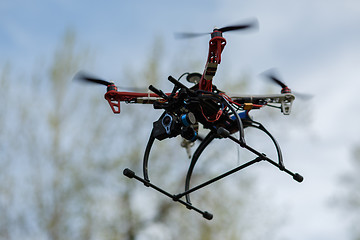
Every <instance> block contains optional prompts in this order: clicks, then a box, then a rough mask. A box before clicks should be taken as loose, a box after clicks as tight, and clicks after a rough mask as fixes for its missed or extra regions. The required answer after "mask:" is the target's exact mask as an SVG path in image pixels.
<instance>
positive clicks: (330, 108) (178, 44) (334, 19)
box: [0, 0, 360, 240]
mask: <svg viewBox="0 0 360 240" xmlns="http://www.w3.org/2000/svg"><path fill="white" fill-rule="evenodd" d="M252 18H256V19H257V20H258V22H259V30H258V31H254V32H248V33H228V34H226V35H225V37H226V39H227V46H226V48H225V50H224V53H223V56H222V63H221V65H220V66H219V69H218V74H217V76H216V77H215V80H214V81H216V84H217V85H218V86H220V88H221V77H223V76H226V75H230V76H236V75H239V74H241V73H243V72H245V73H246V74H247V75H248V76H250V77H251V79H252V81H254V86H256V88H254V89H251V90H253V93H261V90H263V89H264V88H263V86H264V85H266V83H264V82H263V81H261V80H260V77H259V75H258V74H259V73H261V72H263V71H265V70H267V69H269V68H273V67H276V68H277V69H279V71H280V73H281V76H282V78H283V79H284V80H285V82H286V83H287V84H288V85H289V86H290V87H291V88H292V89H294V90H295V91H298V92H305V93H310V94H313V95H314V98H313V99H312V100H311V101H295V103H294V108H293V112H294V115H296V116H300V117H302V119H303V120H302V121H299V120H298V117H297V118H296V117H293V116H286V117H284V118H281V119H279V120H278V121H279V123H274V122H266V120H262V122H263V123H264V124H265V126H268V127H269V129H270V130H271V131H272V132H273V133H274V135H275V136H277V133H278V134H279V135H281V136H282V137H281V139H279V142H280V144H281V146H282V150H283V152H284V157H285V164H286V165H287V166H288V167H289V168H290V169H292V170H294V171H295V170H296V171H298V172H299V173H301V174H302V175H303V176H304V177H305V180H304V182H303V183H302V184H297V183H294V181H291V178H290V179H289V177H288V176H283V175H285V174H279V173H278V172H276V173H275V174H273V175H272V171H270V173H268V172H267V171H268V168H266V169H263V172H262V174H263V175H262V176H264V175H266V174H269V178H270V179H271V181H269V178H266V179H265V178H264V179H260V180H259V183H260V186H261V188H263V189H264V191H266V190H267V191H269V189H271V191H272V194H273V200H274V201H276V202H277V204H278V205H284V208H286V209H287V210H286V211H287V212H288V214H289V216H290V217H289V221H288V222H287V224H286V225H285V226H284V227H283V228H282V229H281V230H280V231H281V234H280V235H281V236H283V238H285V239H286V238H287V239H295V240H296V239H314V240H315V239H316V240H319V239H326V240H332V239H333V240H335V239H346V238H348V228H347V227H348V225H347V224H348V219H347V218H346V217H344V215H341V214H339V213H338V212H337V211H336V210H334V209H333V206H331V204H329V202H331V199H332V198H333V197H334V196H335V195H336V193H337V192H338V189H339V188H341V186H340V184H339V177H340V176H341V175H342V174H344V172H346V171H347V170H348V169H349V168H350V158H351V149H352V147H353V146H354V145H356V144H360V138H359V134H358V133H359V132H360V126H359V124H358V123H359V122H360V114H359V113H358V110H359V109H360V103H359V101H358V91H359V88H360V83H359V76H360V2H359V1H357V0H344V1H335V0H327V1H325V0H323V1H319V0H311V1H310V0H304V1H286V0H274V1H260V0H254V1H244V0H242V1H230V0H224V1H214V0H210V1H186V0H183V1H176V2H175V1H111V0H110V1H104V2H103V3H99V1H82V0H81V1H70V0H63V1H60V0H58V1H56V0H47V1H45V0H35V1H18V0H12V1H5V0H2V1H0V64H5V63H7V62H10V63H11V65H12V67H13V69H14V70H15V72H21V73H24V72H25V73H31V72H32V71H33V69H34V67H35V66H36V64H37V62H38V61H39V59H45V61H46V59H50V58H51V56H52V54H53V52H54V50H55V49H56V47H57V46H58V45H59V43H60V42H61V38H62V37H63V36H64V33H65V32H66V31H67V30H69V29H72V30H73V31H75V32H76V35H77V39H78V42H79V43H81V44H83V45H84V46H89V47H90V48H91V49H95V53H96V65H95V67H94V69H92V71H93V72H94V73H96V75H98V76H102V77H104V78H110V79H111V78H112V79H116V78H118V77H119V75H121V69H122V67H123V66H126V65H131V66H133V67H134V66H137V65H138V64H143V63H144V62H145V61H146V59H147V58H148V55H149V52H150V48H151V47H152V46H153V43H154V39H155V38H156V37H158V38H160V39H161V40H162V41H163V43H164V44H165V47H164V52H163V54H164V55H165V56H164V57H165V58H169V59H170V58H172V59H173V58H174V56H175V55H176V54H179V52H181V49H182V48H184V47H187V46H189V45H191V47H192V51H191V53H192V54H193V55H194V58H196V59H202V58H203V61H204V64H205V60H206V56H207V47H208V39H207V38H206V37H203V38H198V39H192V40H186V41H179V40H176V39H175V38H174V33H175V32H182V31H190V32H192V31H194V32H208V31H211V30H212V28H213V27H214V26H217V27H223V26H226V25H230V24H236V23H241V22H242V21H246V20H247V19H252ZM182 57H184V58H182ZM177 59H178V60H177V61H176V62H174V61H172V62H171V64H176V65H177V66H176V67H177V68H180V69H181V66H182V65H185V64H186V63H184V62H182V59H189V56H177ZM169 64H170V63H169ZM183 71H184V72H186V71H193V70H192V69H184V70H183ZM194 71H199V72H201V71H202V69H194ZM225 71H226V72H225ZM170 74H173V73H165V75H164V81H166V77H167V75H170ZM19 81H20V82H21V81H26V78H25V79H22V80H19ZM257 86H261V87H259V88H257ZM295 118H296V119H295ZM282 126H286V129H284V127H282ZM284 132H286V133H285V134H284ZM260 171H262V170H260ZM274 172H275V171H274ZM279 175H281V176H279ZM272 181H273V182H272Z"/></svg>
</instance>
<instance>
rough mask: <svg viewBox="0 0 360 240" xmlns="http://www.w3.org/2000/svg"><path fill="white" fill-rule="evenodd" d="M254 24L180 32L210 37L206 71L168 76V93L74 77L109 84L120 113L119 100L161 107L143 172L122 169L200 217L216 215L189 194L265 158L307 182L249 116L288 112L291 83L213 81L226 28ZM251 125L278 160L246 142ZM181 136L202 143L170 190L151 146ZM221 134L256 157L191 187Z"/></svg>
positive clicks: (109, 95)
mask: <svg viewBox="0 0 360 240" xmlns="http://www.w3.org/2000/svg"><path fill="white" fill-rule="evenodd" d="M255 26H256V22H255V21H254V22H251V23H249V24H240V25H233V26H227V27H223V28H215V29H214V30H213V31H212V32H210V33H182V34H178V37H181V38H192V37H198V36H202V35H207V34H210V36H211V39H210V41H209V53H208V57H207V61H206V64H205V69H204V72H203V73H202V74H200V73H185V74H183V76H184V75H186V79H187V81H188V82H190V83H191V84H193V86H192V87H190V88H189V87H187V86H185V85H184V84H183V83H181V82H180V78H181V77H182V76H181V77H180V78H179V79H175V78H174V77H172V76H169V77H168V80H169V81H170V82H171V83H172V84H173V85H174V86H173V89H172V91H171V92H169V93H165V92H163V91H162V90H160V89H158V88H156V87H155V86H153V85H150V86H149V90H150V91H151V92H150V91H149V92H147V93H139V92H133V91H119V90H118V89H119V88H118V87H117V86H116V85H115V84H114V83H113V82H109V81H106V80H102V79H99V78H95V77H92V76H90V75H87V74H84V73H78V74H77V76H76V78H77V79H80V80H84V81H87V82H92V83H97V84H102V85H105V86H106V87H107V92H106V93H105V99H106V100H107V101H108V103H109V105H110V107H111V109H112V111H113V113H115V114H119V113H120V102H125V103H132V104H135V103H138V104H152V105H153V107H154V109H162V110H163V113H162V114H161V116H160V117H159V119H158V120H156V121H155V122H153V128H152V131H151V134H150V137H149V140H148V143H147V145H146V148H145V153H144V157H143V177H140V176H138V175H136V174H135V172H134V171H132V170H130V169H128V168H126V169H124V171H123V174H124V175H125V176H126V177H128V178H131V179H135V180H138V181H140V182H142V183H143V184H144V185H145V186H147V187H150V188H153V189H154V190H156V191H158V192H160V193H162V194H163V195H165V196H167V197H169V198H171V199H172V200H174V201H175V202H179V203H181V204H183V205H185V206H186V207H187V208H188V209H190V210H194V211H196V212H198V213H200V214H202V216H203V217H204V218H205V219H208V220H211V219H212V218H213V215H212V214H211V213H209V212H207V211H202V210H200V209H199V208H197V207H195V206H194V205H193V204H192V202H191V200H190V194H191V193H194V192H195V191H197V190H199V189H201V188H203V187H205V186H208V185H210V184H212V183H214V182H216V181H219V180H220V179H223V178H225V177H227V176H229V175H231V174H234V173H236V172H238V171H240V170H242V169H244V168H247V167H249V166H251V165H253V164H255V163H257V162H260V161H266V162H268V163H270V164H272V165H273V166H275V167H277V168H278V169H279V170H281V171H283V172H285V173H287V174H289V175H291V176H292V177H293V179H294V180H296V181H297V182H302V181H303V177H302V176H301V175H300V174H298V173H293V172H292V171H290V170H288V169H287V168H286V167H285V165H284V161H283V157H282V153H281V149H280V146H279V144H278V142H277V141H276V139H275V138H274V137H273V136H272V135H271V134H270V132H269V131H268V130H267V129H266V128H265V127H264V126H263V125H262V124H261V123H259V122H256V121H254V120H253V119H252V118H251V117H250V116H249V112H250V111H252V110H256V109H262V108H264V107H275V108H278V109H280V111H281V112H282V113H283V114H284V115H289V114H290V113H291V107H292V103H293V101H294V99H295V96H294V95H293V94H292V92H291V90H290V88H289V87H288V86H287V85H285V84H284V83H283V82H282V81H281V80H279V79H278V78H277V77H276V76H275V75H273V74H268V77H269V78H270V79H271V80H272V81H274V82H275V83H277V84H278V85H279V86H280V87H281V88H282V89H281V93H280V94H267V95H246V96H245V95H232V96H229V95H227V94H226V93H225V92H224V91H221V90H220V89H218V88H217V87H216V86H215V85H214V84H213V78H214V76H215V74H216V71H217V68H218V65H219V64H220V63H221V54H222V52H223V50H224V47H225V45H226V40H225V38H224V37H223V33H225V32H229V31H238V30H243V29H250V28H254V27H255ZM200 125H202V127H203V128H204V129H208V133H207V135H206V136H205V137H201V135H200V134H199V126H200ZM250 127H252V128H257V129H259V130H261V131H263V132H264V133H265V134H266V135H267V136H268V137H269V138H270V139H271V141H272V142H273V144H274V146H275V148H276V151H277V161H274V160H272V159H270V158H269V157H267V156H266V154H264V153H261V152H259V151H257V150H256V149H254V148H252V147H251V146H249V145H248V144H247V143H246V140H245V134H244V129H245V128H250ZM235 133H239V134H238V135H239V137H238V138H237V137H234V134H235ZM179 135H180V136H181V137H182V138H183V140H184V142H185V145H186V147H189V146H190V145H191V144H193V143H194V142H196V141H199V142H200V143H199V145H198V147H197V149H196V150H195V152H194V154H193V155H192V157H191V161H190V165H189V168H188V171H187V174H186V178H185V189H184V191H183V192H180V193H177V194H172V193H169V192H168V191H166V190H164V189H163V188H161V187H160V186H157V185H155V184H153V183H152V182H151V181H150V178H149V174H148V169H149V168H148V163H149V155H150V151H151V148H152V146H153V144H154V142H155V140H158V141H162V140H165V139H168V138H174V137H177V136H179ZM217 138H218V139H229V140H231V141H233V142H235V143H236V144H238V145H239V146H240V147H241V148H243V149H246V150H248V151H250V152H251V153H253V154H254V156H255V157H254V159H253V160H250V161H248V162H246V163H244V164H242V165H239V166H237V167H235V168H233V169H231V170H229V171H227V172H225V173H223V174H221V175H218V176H217V177H215V178H212V179H210V180H208V181H206V182H204V183H201V184H199V185H197V186H194V187H190V180H191V176H192V173H193V170H194V167H195V165H196V163H197V161H198V159H199V157H200V155H201V153H202V152H203V151H204V149H205V148H206V147H207V146H208V145H209V144H210V143H211V142H212V141H213V140H214V139H217Z"/></svg>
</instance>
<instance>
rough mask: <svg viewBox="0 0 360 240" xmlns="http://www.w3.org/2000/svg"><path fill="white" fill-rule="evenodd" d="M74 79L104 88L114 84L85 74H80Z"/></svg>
mask: <svg viewBox="0 0 360 240" xmlns="http://www.w3.org/2000/svg"><path fill="white" fill-rule="evenodd" d="M74 79H77V80H80V81H85V82H89V83H96V84H101V85H104V86H109V85H111V84H114V83H112V82H109V81H106V80H103V79H100V78H96V77H93V76H90V75H89V74H86V73H84V72H78V73H77V74H76V75H75V77H74Z"/></svg>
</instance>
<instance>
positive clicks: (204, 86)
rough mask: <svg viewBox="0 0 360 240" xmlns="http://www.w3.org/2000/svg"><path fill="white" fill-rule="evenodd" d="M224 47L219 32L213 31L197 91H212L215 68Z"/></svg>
mask: <svg viewBox="0 0 360 240" xmlns="http://www.w3.org/2000/svg"><path fill="white" fill-rule="evenodd" d="M225 45H226V40H225V38H223V37H222V33H221V32H220V31H216V30H214V32H213V33H212V34H211V40H210V41H209V55H208V59H207V62H206V66H205V70H204V73H203V75H202V77H201V80H200V83H199V89H200V90H205V91H209V92H211V91H212V79H213V77H214V76H215V73H216V70H217V66H218V65H219V64H220V62H221V53H222V51H223V50H224V47H225Z"/></svg>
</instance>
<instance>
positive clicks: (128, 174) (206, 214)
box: [123, 168, 213, 220]
mask: <svg viewBox="0 0 360 240" xmlns="http://www.w3.org/2000/svg"><path fill="white" fill-rule="evenodd" d="M123 174H124V175H125V176H126V177H128V178H133V179H136V180H138V181H139V182H142V183H144V184H145V185H146V186H147V187H151V188H153V189H155V190H156V191H158V192H160V193H162V194H164V195H165V196H168V197H169V198H171V199H172V200H174V201H175V202H179V203H181V204H182V205H184V206H186V208H188V209H190V210H194V211H196V212H198V213H200V214H201V215H202V216H203V217H204V218H205V219H207V220H211V219H212V218H213V215H212V214H211V213H209V212H207V211H202V210H200V209H198V208H196V207H194V206H193V205H191V204H189V203H187V202H186V201H183V200H181V199H180V198H178V197H177V196H176V195H172V194H171V193H169V192H167V191H165V190H164V189H162V188H160V187H158V186H156V185H154V184H152V183H150V182H149V181H147V180H145V179H143V178H141V177H139V176H137V175H136V174H135V172H134V171H132V170H130V169H128V168H125V169H124V171H123Z"/></svg>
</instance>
